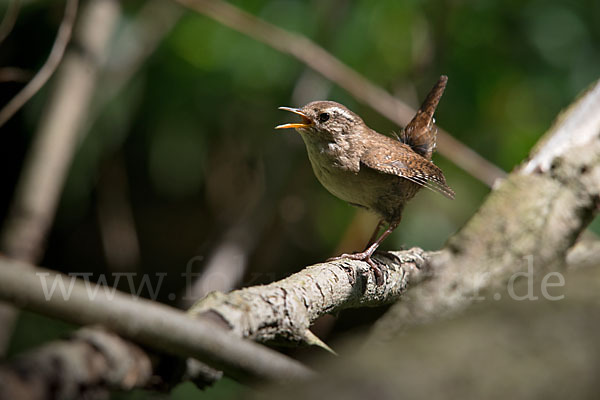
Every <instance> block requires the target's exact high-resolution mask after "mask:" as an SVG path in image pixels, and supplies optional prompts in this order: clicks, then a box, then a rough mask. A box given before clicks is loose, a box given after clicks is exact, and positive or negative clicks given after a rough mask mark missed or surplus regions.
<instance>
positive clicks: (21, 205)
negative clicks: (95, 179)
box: [0, 0, 119, 349]
mask: <svg viewBox="0 0 600 400" xmlns="http://www.w3.org/2000/svg"><path fill="white" fill-rule="evenodd" d="M76 8H77V1H76V0H68V1H67V8H66V12H65V17H64V19H63V22H62V23H61V27H60V28H59V34H58V37H57V40H56V42H55V46H54V48H53V50H52V53H51V55H50V57H49V62H48V63H47V64H46V66H45V67H44V68H43V69H44V70H43V71H42V72H41V73H39V74H38V75H37V76H36V77H35V78H34V79H33V80H32V82H34V81H35V82H34V83H31V82H30V85H28V86H26V88H25V89H24V91H23V92H20V93H26V94H25V95H22V96H25V97H26V98H29V97H30V95H33V93H35V92H36V91H37V90H38V89H39V87H41V85H42V84H43V83H44V82H45V81H46V80H47V79H48V78H49V77H50V75H51V73H52V72H53V71H54V69H55V68H56V66H57V65H58V63H59V62H60V61H61V59H62V54H63V52H64V49H65V47H66V45H67V42H68V41H69V38H70V33H71V27H72V25H73V21H74V20H75V13H76ZM118 15H119V7H118V3H117V2H116V1H113V0H95V1H90V2H89V3H87V4H86V7H85V8H84V9H83V11H82V13H81V17H80V20H79V25H78V28H77V32H76V42H77V45H78V46H79V48H78V49H77V48H73V49H71V50H70V51H69V52H68V54H67V55H66V56H65V60H64V62H63V63H62V65H61V68H59V70H58V73H57V75H58V76H57V80H56V82H55V85H54V88H53V92H52V96H51V97H50V98H49V99H48V107H47V108H46V110H45V113H44V116H43V117H42V118H41V120H40V122H39V125H38V129H37V132H36V134H35V139H34V142H33V143H32V146H31V149H30V150H29V152H28V156H27V159H26V160H25V162H24V167H23V171H22V173H21V178H20V180H19V184H18V186H17V188H16V191H15V195H14V200H13V202H12V206H11V209H10V212H9V215H8V217H7V219H6V220H5V221H4V226H3V229H2V232H1V235H0V249H1V250H2V252H3V253H4V254H6V255H8V256H9V257H12V258H14V259H17V260H22V261H25V262H29V263H36V262H38V261H39V260H40V258H41V256H42V254H43V252H44V247H45V240H46V234H47V232H48V230H49V229H50V226H51V224H52V221H53V219H54V213H55V210H56V207H57V204H58V201H59V198H60V194H61V193H62V189H63V183H64V181H65V179H66V175H67V172H68V170H69V167H70V165H71V160H72V158H73V153H74V152H75V149H76V148H77V145H78V143H79V142H80V140H81V137H80V136H79V133H80V128H81V126H82V123H83V121H84V119H85V115H86V112H87V109H88V106H89V101H90V99H91V96H92V94H93V91H94V87H95V84H96V79H97V76H96V74H97V72H98V70H99V69H100V68H101V65H102V62H103V60H104V57H105V51H106V48H107V44H108V41H109V39H110V37H111V35H112V33H113V28H114V23H115V22H116V19H117V18H118ZM28 88H33V89H28ZM17 98H18V99H24V97H19V95H18V97H17ZM14 101H16V102H19V104H24V102H25V101H26V99H25V100H14ZM10 104H16V103H9V106H7V107H9V108H8V109H9V110H13V111H10V112H9V113H7V112H5V114H4V115H6V117H4V119H3V121H6V120H7V119H8V118H9V117H10V115H12V114H13V113H14V112H16V110H17V109H18V108H19V107H20V106H18V107H16V108H14V106H11V105H10ZM5 110H6V109H5ZM2 308H3V311H2V312H0V317H2V318H3V319H2V323H1V324H0V326H2V328H1V329H0V332H1V333H0V335H1V336H0V339H2V340H0V349H3V348H4V347H5V346H6V343H7V340H8V338H9V337H10V333H11V331H12V326H13V323H12V321H13V320H14V318H15V317H14V315H12V314H13V312H12V311H11V310H10V309H9V308H6V307H2Z"/></svg>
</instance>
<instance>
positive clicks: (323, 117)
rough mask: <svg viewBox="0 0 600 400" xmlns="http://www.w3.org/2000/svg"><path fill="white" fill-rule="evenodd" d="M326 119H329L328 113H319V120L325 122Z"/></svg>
mask: <svg viewBox="0 0 600 400" xmlns="http://www.w3.org/2000/svg"><path fill="white" fill-rule="evenodd" d="M328 119H329V113H326V112H324V113H321V114H319V121H320V122H325V121H327V120H328Z"/></svg>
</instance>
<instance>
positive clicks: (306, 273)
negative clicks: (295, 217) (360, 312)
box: [189, 248, 431, 350]
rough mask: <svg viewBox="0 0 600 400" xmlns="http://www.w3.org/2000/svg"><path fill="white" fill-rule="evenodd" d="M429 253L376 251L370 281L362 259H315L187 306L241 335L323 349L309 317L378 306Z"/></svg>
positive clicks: (424, 272)
mask: <svg viewBox="0 0 600 400" xmlns="http://www.w3.org/2000/svg"><path fill="white" fill-rule="evenodd" d="M430 256H431V254H429V253H425V252H424V251H423V250H421V249H418V248H413V249H411V250H407V251H403V252H393V253H388V254H387V255H383V254H381V255H378V256H377V257H376V258H375V259H376V260H377V262H378V263H380V264H381V265H382V266H383V267H384V268H383V271H384V279H383V284H382V285H380V286H378V285H377V284H376V283H375V280H374V276H373V273H372V270H371V268H370V267H369V265H368V264H366V263H364V262H358V261H352V260H340V261H333V262H328V263H323V264H317V265H313V266H310V267H307V268H305V269H303V270H302V271H300V272H298V273H296V274H293V275H291V276H290V277H288V278H286V279H283V280H281V281H277V282H273V283H271V284H269V285H265V286H253V287H248V288H244V289H240V290H235V291H233V292H230V293H228V294H223V293H220V292H213V293H211V294H209V295H208V296H207V297H205V298H204V299H202V300H200V301H199V302H197V303H196V304H195V305H194V306H192V308H191V309H190V310H189V313H190V314H192V315H194V316H199V317H206V316H208V315H213V316H214V317H216V318H217V320H218V321H221V322H222V323H223V324H224V325H225V326H226V327H227V328H229V329H230V330H231V331H233V332H234V333H235V334H236V335H238V336H241V337H247V338H251V339H254V340H257V341H260V342H273V341H275V342H277V341H285V342H288V343H289V342H295V343H302V344H313V345H318V346H321V347H324V348H326V349H328V350H329V348H328V347H327V345H325V344H324V343H323V342H322V341H321V340H319V339H318V338H317V337H316V336H315V335H314V334H312V333H311V332H310V330H309V327H310V325H311V323H312V322H313V321H315V320H316V319H317V318H319V317H320V316H322V315H324V314H327V313H335V312H337V311H339V310H342V309H344V308H352V307H369V306H381V305H384V304H389V303H392V302H394V301H397V300H398V299H399V298H400V297H401V296H402V295H403V294H404V293H405V292H406V290H407V288H408V286H409V284H417V283H418V282H420V281H421V280H423V279H424V278H426V277H427V276H428V274H429V268H428V265H429V264H428V263H427V260H428V259H429V257H430Z"/></svg>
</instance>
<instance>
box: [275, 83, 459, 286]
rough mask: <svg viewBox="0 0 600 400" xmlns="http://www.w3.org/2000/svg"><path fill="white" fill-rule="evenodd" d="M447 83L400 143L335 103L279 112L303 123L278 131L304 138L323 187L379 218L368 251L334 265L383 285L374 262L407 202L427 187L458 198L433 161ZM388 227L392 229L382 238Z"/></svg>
mask: <svg viewBox="0 0 600 400" xmlns="http://www.w3.org/2000/svg"><path fill="white" fill-rule="evenodd" d="M447 81H448V78H447V77H446V76H444V75H442V76H441V77H440V79H439V80H438V82H437V83H436V85H435V86H434V87H433V89H432V90H431V91H430V93H429V94H428V96H427V98H426V99H425V101H424V102H423V105H422V106H421V108H420V109H419V110H418V111H417V114H416V115H415V116H414V118H413V119H412V120H411V121H410V123H409V124H408V125H407V126H406V128H405V129H404V130H403V131H402V132H401V134H400V136H399V137H398V138H396V139H393V138H391V137H388V136H385V135H382V134H380V133H378V132H376V131H374V130H373V129H371V128H369V127H368V126H367V125H366V124H365V123H364V121H363V120H362V119H361V118H360V117H359V116H358V115H356V114H355V113H353V112H352V111H350V110H349V109H347V108H346V107H344V106H343V105H341V104H339V103H336V102H333V101H314V102H312V103H309V104H307V105H305V106H304V107H302V108H290V107H279V109H281V110H286V111H291V112H293V113H294V114H297V115H299V116H300V117H301V118H302V121H301V122H297V123H289V124H284V125H279V126H277V127H276V128H275V129H284V128H295V129H296V131H298V133H300V136H302V139H303V140H304V143H305V144H306V150H307V152H308V158H309V160H310V163H311V164H312V168H313V171H314V173H315V175H316V177H317V179H318V180H319V182H321V184H322V185H323V186H324V187H325V188H326V189H327V190H328V191H329V192H331V193H332V194H333V195H334V196H337V197H338V198H340V199H342V200H344V201H346V202H348V203H350V204H352V205H354V206H358V207H362V208H365V209H367V210H370V211H371V212H374V213H375V214H377V215H378V216H379V218H380V221H379V223H378V224H377V227H376V228H375V231H374V232H373V235H372V236H371V239H370V240H369V242H368V244H367V246H366V248H365V250H364V251H362V252H360V253H353V254H342V255H341V256H339V257H335V258H333V259H330V260H338V259H342V258H349V259H353V260H362V261H366V262H367V263H368V264H369V265H370V266H371V268H372V269H373V272H374V273H375V278H376V279H375V280H376V282H377V284H378V285H380V284H381V283H382V282H383V274H382V271H381V269H380V268H379V267H378V266H377V265H376V264H375V262H374V261H373V260H372V259H371V256H372V255H373V253H374V252H375V250H377V248H378V247H379V245H380V244H381V242H382V241H383V240H385V239H386V238H387V237H388V236H389V235H390V234H391V233H392V232H393V231H394V229H396V227H397V226H398V224H399V223H400V220H401V218H402V211H403V209H404V205H405V204H406V202H407V201H409V200H410V199H412V198H413V197H414V196H415V195H416V194H417V192H418V191H419V190H420V189H421V188H422V187H426V188H428V189H431V190H434V191H437V192H439V193H441V194H443V195H444V196H446V197H448V198H450V199H453V198H454V192H453V191H452V189H450V187H448V185H447V184H446V178H445V177H444V174H443V173H442V171H441V170H440V169H439V168H438V167H437V166H435V165H434V164H433V162H432V161H431V156H432V154H433V151H434V150H435V146H436V134H437V129H436V127H435V125H434V122H435V121H434V119H433V114H434V112H435V110H436V108H437V105H438V103H439V101H440V98H441V97H442V94H443V92H444V89H445V88H446V83H447ZM384 223H385V224H387V228H386V229H385V230H384V232H383V233H382V234H381V235H380V236H379V237H378V238H377V234H378V233H379V230H380V228H381V226H382V225H383V224H384Z"/></svg>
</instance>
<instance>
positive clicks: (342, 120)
mask: <svg viewBox="0 0 600 400" xmlns="http://www.w3.org/2000/svg"><path fill="white" fill-rule="evenodd" d="M279 109H280V110H285V111H290V112H293V113H294V114H298V115H299V116H300V117H301V118H302V120H301V121H300V122H295V123H289V124H283V125H279V126H276V127H275V129H285V128H295V129H296V130H297V131H298V132H300V133H301V134H305V135H309V136H317V137H319V138H321V139H323V140H333V139H334V138H335V137H336V136H348V135H352V134H353V133H355V132H356V131H357V128H360V127H362V126H363V125H364V122H363V120H362V119H361V118H360V117H359V116H358V115H356V114H355V113H353V112H352V111H350V110H348V109H347V108H346V107H344V106H343V105H341V104H339V103H336V102H334V101H313V102H312V103H308V104H307V105H305V106H304V107H302V108H291V107H279Z"/></svg>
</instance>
